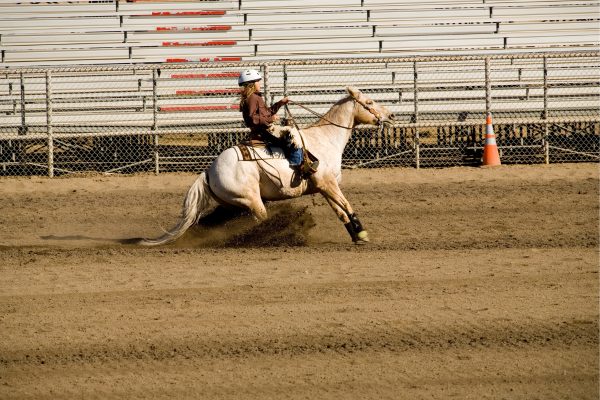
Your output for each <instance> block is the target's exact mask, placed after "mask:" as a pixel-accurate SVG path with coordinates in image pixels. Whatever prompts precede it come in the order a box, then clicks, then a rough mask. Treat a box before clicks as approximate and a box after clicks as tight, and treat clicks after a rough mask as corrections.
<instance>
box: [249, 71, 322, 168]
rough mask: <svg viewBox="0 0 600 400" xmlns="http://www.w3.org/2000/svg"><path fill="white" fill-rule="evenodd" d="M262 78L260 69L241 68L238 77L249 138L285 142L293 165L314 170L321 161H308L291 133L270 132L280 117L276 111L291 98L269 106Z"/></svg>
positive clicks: (277, 143)
mask: <svg viewBox="0 0 600 400" xmlns="http://www.w3.org/2000/svg"><path fill="white" fill-rule="evenodd" d="M261 79H262V77H261V76H260V73H259V72H258V71H256V70H254V69H247V70H245V71H242V73H241V74H240V77H239V79H238V85H239V86H241V89H240V110H241V112H242V115H243V117H244V123H245V124H246V126H247V127H248V128H250V140H251V141H253V140H258V141H263V142H266V143H271V144H275V145H279V146H282V147H283V148H284V149H285V150H286V156H287V157H288V159H289V160H290V167H292V168H297V169H298V170H299V171H300V173H301V175H302V176H303V177H308V176H310V175H311V174H314V173H315V172H317V167H318V166H319V162H318V161H309V160H308V158H305V157H304V153H303V149H302V148H301V147H298V146H296V145H295V144H294V142H293V141H292V140H291V137H290V135H286V136H283V137H276V136H274V135H273V134H272V133H271V132H272V131H273V129H271V127H272V124H273V123H274V122H275V121H277V120H279V117H278V116H277V115H276V114H277V111H279V109H280V108H281V106H283V105H284V104H287V103H288V101H289V100H288V98H287V97H284V98H283V99H281V100H279V101H278V102H277V103H275V104H273V105H272V106H271V107H267V105H266V104H265V101H264V100H263V98H262V93H261V92H260V86H261V82H260V81H261ZM305 160H306V161H305Z"/></svg>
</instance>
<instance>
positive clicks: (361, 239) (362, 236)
mask: <svg viewBox="0 0 600 400" xmlns="http://www.w3.org/2000/svg"><path fill="white" fill-rule="evenodd" d="M354 243H356V244H367V243H369V234H368V233H367V231H360V232H358V234H357V235H356V241H355V242H354Z"/></svg>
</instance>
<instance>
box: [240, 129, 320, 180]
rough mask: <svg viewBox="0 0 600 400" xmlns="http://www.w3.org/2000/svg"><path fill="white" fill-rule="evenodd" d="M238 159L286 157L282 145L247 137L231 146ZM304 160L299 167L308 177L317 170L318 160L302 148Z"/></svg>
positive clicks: (304, 175)
mask: <svg viewBox="0 0 600 400" xmlns="http://www.w3.org/2000/svg"><path fill="white" fill-rule="evenodd" d="M233 148H234V150H235V152H236V153H237V156H238V160H239V161H257V160H275V159H277V160H281V159H287V155H286V153H285V151H284V150H283V148H282V147H280V146H275V145H273V144H270V143H267V142H265V141H263V140H258V139H249V140H246V141H243V142H241V143H239V144H238V145H236V146H233ZM303 154H304V162H303V163H302V166H301V167H300V172H301V174H302V177H303V178H308V177H309V176H310V175H312V174H314V173H315V172H316V171H317V168H318V166H319V160H318V159H317V158H316V157H315V156H314V155H313V154H312V153H311V152H310V151H308V150H306V149H304V151H303Z"/></svg>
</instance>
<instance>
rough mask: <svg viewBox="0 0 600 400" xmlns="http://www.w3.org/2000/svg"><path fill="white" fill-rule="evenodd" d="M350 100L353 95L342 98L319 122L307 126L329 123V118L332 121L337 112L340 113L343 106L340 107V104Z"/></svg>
mask: <svg viewBox="0 0 600 400" xmlns="http://www.w3.org/2000/svg"><path fill="white" fill-rule="evenodd" d="M350 100H352V96H350V95H348V96H345V97H343V98H341V99H340V100H338V101H337V102H336V103H335V104H334V105H332V106H331V108H330V109H329V110H328V111H327V112H326V113H325V114H324V115H323V116H322V117H321V118H319V120H318V121H317V122H315V123H313V124H310V125H309V126H307V128H313V127H317V126H320V125H325V124H328V122H327V120H330V121H331V120H333V119H334V118H336V117H337V113H339V112H340V110H341V109H342V107H340V106H341V105H343V104H345V103H347V102H348V101H350Z"/></svg>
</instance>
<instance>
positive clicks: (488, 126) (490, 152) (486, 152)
mask: <svg viewBox="0 0 600 400" xmlns="http://www.w3.org/2000/svg"><path fill="white" fill-rule="evenodd" d="M483 165H487V166H490V167H493V166H495V165H500V155H499V154H498V145H497V144H496V135H495V134H494V127H493V126H492V114H488V115H487V118H486V119H485V144H484V145H483Z"/></svg>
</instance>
